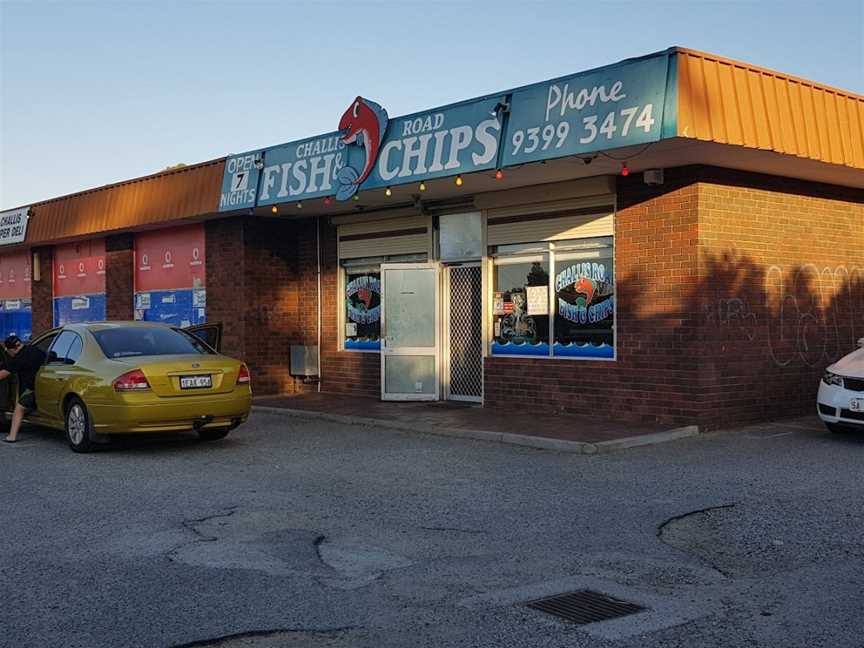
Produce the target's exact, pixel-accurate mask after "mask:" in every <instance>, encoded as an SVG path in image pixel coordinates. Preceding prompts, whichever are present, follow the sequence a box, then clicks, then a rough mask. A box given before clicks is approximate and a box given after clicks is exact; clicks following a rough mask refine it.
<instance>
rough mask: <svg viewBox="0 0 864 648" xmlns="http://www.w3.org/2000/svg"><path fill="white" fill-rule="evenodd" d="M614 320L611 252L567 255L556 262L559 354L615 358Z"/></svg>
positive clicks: (557, 344)
mask: <svg viewBox="0 0 864 648" xmlns="http://www.w3.org/2000/svg"><path fill="white" fill-rule="evenodd" d="M614 320H615V294H614V281H613V276H612V257H611V256H609V257H606V258H599V259H595V260H591V261H584V260H579V259H569V260H568V259H566V258H565V259H562V260H561V261H560V262H558V263H556V275H555V343H554V345H553V353H554V354H555V355H556V356H564V357H585V358H613V357H614V355H615V348H614V340H613V335H614Z"/></svg>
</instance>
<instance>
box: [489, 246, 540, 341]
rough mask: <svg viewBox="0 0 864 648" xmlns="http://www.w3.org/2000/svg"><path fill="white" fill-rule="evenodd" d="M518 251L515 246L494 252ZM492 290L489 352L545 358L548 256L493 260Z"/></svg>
mask: <svg viewBox="0 0 864 648" xmlns="http://www.w3.org/2000/svg"><path fill="white" fill-rule="evenodd" d="M519 251H520V250H519V249H518V248H517V246H502V248H501V249H499V250H498V252H499V253H505V254H506V253H507V252H511V253H512V252H519ZM493 290H494V294H493V299H492V315H493V337H494V341H493V343H492V352H493V353H495V354H501V355H539V356H546V355H549V255H548V254H546V253H543V254H532V255H520V254H517V255H515V256H500V257H497V258H496V259H495V275H494V283H493Z"/></svg>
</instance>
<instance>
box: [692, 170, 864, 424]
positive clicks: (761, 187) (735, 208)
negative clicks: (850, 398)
mask: <svg viewBox="0 0 864 648" xmlns="http://www.w3.org/2000/svg"><path fill="white" fill-rule="evenodd" d="M699 179H700V183H699V185H698V192H699V195H698V202H699V275H700V286H701V287H700V291H699V294H698V301H699V308H700V312H701V314H702V318H701V319H702V332H701V334H702V343H701V345H700V349H701V350H700V354H699V361H700V389H701V391H702V393H703V398H704V402H703V412H702V416H701V420H702V422H703V424H704V425H706V426H708V427H726V426H729V425H733V424H737V423H742V422H747V421H757V420H767V419H772V418H778V417H782V416H788V415H792V414H800V413H810V412H812V411H813V410H814V408H815V395H816V391H817V388H818V381H819V378H820V376H821V374H822V372H823V371H824V369H825V367H826V366H827V365H829V364H831V363H832V362H833V361H835V360H837V359H838V358H839V357H841V356H843V355H845V354H846V353H848V352H849V351H851V350H853V349H854V348H855V343H856V340H857V339H858V338H860V337H862V336H864V255H862V251H864V191H860V190H859V191H856V190H852V189H844V188H841V187H832V186H826V185H818V184H812V183H805V182H800V181H795V180H791V179H784V178H776V177H771V176H759V175H755V174H744V173H736V172H733V171H728V170H723V169H702V170H700V172H699Z"/></svg>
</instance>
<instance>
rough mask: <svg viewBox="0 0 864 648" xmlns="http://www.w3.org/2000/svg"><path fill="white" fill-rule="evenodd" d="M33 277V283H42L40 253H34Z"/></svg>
mask: <svg viewBox="0 0 864 648" xmlns="http://www.w3.org/2000/svg"><path fill="white" fill-rule="evenodd" d="M32 277H33V281H42V269H41V268H40V267H39V253H38V252H34V253H33V269H32Z"/></svg>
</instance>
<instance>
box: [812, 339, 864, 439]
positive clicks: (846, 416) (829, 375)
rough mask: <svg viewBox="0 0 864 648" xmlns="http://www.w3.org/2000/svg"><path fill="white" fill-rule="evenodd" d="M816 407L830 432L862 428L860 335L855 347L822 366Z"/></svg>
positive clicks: (863, 354)
mask: <svg viewBox="0 0 864 648" xmlns="http://www.w3.org/2000/svg"><path fill="white" fill-rule="evenodd" d="M816 410H817V411H818V413H819V418H821V419H822V420H823V421H824V422H825V425H826V426H827V427H828V429H829V430H831V431H832V432H846V431H848V430H856V429H857V430H860V431H862V432H864V338H861V339H860V340H858V349H857V350H856V351H853V352H852V353H850V354H849V355H846V356H843V357H842V358H840V359H839V360H838V361H837V362H835V363H834V364H833V365H831V366H829V367H828V368H827V369H826V370H825V375H824V376H822V380H821V381H819V395H818V396H817V398H816Z"/></svg>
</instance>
